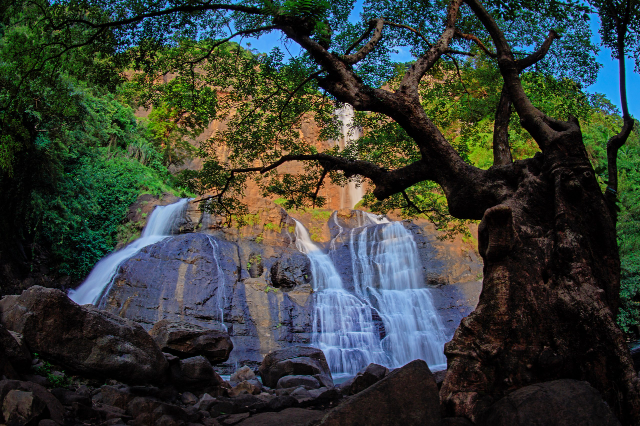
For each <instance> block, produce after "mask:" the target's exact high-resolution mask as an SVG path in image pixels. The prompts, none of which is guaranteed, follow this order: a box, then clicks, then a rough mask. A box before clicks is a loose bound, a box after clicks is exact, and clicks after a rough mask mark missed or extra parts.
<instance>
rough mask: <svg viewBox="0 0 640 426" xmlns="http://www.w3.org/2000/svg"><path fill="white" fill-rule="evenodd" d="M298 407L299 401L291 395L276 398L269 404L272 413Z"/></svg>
mask: <svg viewBox="0 0 640 426" xmlns="http://www.w3.org/2000/svg"><path fill="white" fill-rule="evenodd" d="M297 405H298V400H297V399H295V398H294V397H292V396H290V395H282V396H276V397H275V398H273V399H271V400H270V401H269V403H268V408H269V410H270V411H281V410H284V409H285V408H289V407H295V406H297Z"/></svg>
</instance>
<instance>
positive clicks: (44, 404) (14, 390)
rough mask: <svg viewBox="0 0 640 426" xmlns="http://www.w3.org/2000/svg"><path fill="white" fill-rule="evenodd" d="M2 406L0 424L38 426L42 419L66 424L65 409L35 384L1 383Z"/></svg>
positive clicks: (16, 381) (7, 381) (0, 396)
mask: <svg viewBox="0 0 640 426" xmlns="http://www.w3.org/2000/svg"><path fill="white" fill-rule="evenodd" d="M0 404H1V405H2V416H0V423H5V422H6V423H7V424H38V420H42V419H51V420H53V421H55V422H56V423H57V424H60V425H61V424H63V423H64V407H63V406H62V404H61V403H60V401H58V400H57V399H56V397H55V396H53V395H52V394H51V393H50V392H49V391H48V390H47V389H45V388H44V387H42V386H40V385H38V384H35V383H31V382H21V381H19V380H2V381H0ZM2 417H4V419H3V418H2ZM29 422H33V423H29Z"/></svg>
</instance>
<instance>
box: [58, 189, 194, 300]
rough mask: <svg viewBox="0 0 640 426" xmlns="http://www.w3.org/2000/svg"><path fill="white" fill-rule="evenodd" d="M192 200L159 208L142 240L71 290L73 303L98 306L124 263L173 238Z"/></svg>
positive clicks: (112, 256)
mask: <svg viewBox="0 0 640 426" xmlns="http://www.w3.org/2000/svg"><path fill="white" fill-rule="evenodd" d="M188 201H189V200H188V199H187V198H183V199H181V200H180V201H178V202H176V203H173V204H169V205H168V206H157V207H156V208H155V209H154V210H153V212H152V213H151V216H150V217H149V221H148V222H147V226H145V228H144V229H143V230H142V235H141V236H140V238H138V239H137V240H135V241H134V242H132V243H131V244H129V245H128V246H126V247H124V248H123V249H121V250H118V251H116V252H114V253H111V254H110V255H108V256H106V257H104V258H102V259H101V260H100V261H99V262H98V263H96V265H95V266H94V267H93V270H92V271H91V273H90V274H89V276H88V277H87V279H86V280H84V282H83V283H82V284H81V285H80V287H78V288H77V289H75V290H69V297H70V298H71V300H73V301H74V302H76V303H78V304H79V305H85V304H89V303H91V304H96V303H98V301H99V300H100V298H101V296H102V295H103V294H105V293H107V292H108V291H109V288H108V287H110V285H111V284H112V282H113V280H114V278H115V276H116V273H117V272H118V267H119V266H120V264H121V263H122V262H124V261H125V260H127V259H129V258H130V257H131V256H133V255H134V254H136V253H137V252H139V251H140V250H142V249H143V248H144V247H146V246H148V245H151V244H155V243H157V242H158V241H161V240H163V239H164V238H167V237H169V236H170V235H171V230H172V229H173V227H174V224H175V222H176V220H179V219H180V218H181V217H182V216H184V213H185V210H186V207H187V202H188Z"/></svg>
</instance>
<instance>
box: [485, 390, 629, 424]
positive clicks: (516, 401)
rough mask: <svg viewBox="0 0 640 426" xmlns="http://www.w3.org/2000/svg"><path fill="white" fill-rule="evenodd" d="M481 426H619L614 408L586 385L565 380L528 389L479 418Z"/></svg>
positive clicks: (505, 400)
mask: <svg viewBox="0 0 640 426" xmlns="http://www.w3.org/2000/svg"><path fill="white" fill-rule="evenodd" d="M477 424H478V425H479V426H537V425H545V426H619V425H620V422H619V421H618V419H616V417H615V416H614V415H613V412H612V411H611V408H609V406H608V405H607V403H606V402H604V400H603V399H602V396H601V395H600V393H598V391H597V390H596V389H594V388H593V387H591V385H589V383H587V382H581V381H577V380H570V379H563V380H554V381H552V382H545V383H538V384H535V385H531V386H526V387H523V388H520V389H518V390H517V391H515V392H513V393H511V394H509V395H507V396H505V397H504V398H502V399H501V400H499V401H498V402H496V403H495V404H493V405H492V406H491V407H489V408H488V409H487V410H486V411H485V413H483V414H482V415H481V416H480V419H479V420H478V422H477Z"/></svg>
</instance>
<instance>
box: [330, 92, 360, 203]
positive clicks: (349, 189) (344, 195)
mask: <svg viewBox="0 0 640 426" xmlns="http://www.w3.org/2000/svg"><path fill="white" fill-rule="evenodd" d="M336 115H337V117H338V120H339V121H340V122H341V123H342V126H341V127H340V139H339V140H338V141H337V142H338V146H339V147H340V150H343V149H345V148H346V147H347V146H348V145H349V144H350V143H351V142H353V141H356V140H358V139H359V138H360V136H362V131H361V130H360V129H358V128H356V127H354V126H353V119H354V117H355V111H354V109H353V107H352V106H351V105H349V104H345V105H344V106H343V107H342V108H340V109H338V110H336ZM363 196H364V188H363V187H362V185H361V184H359V183H357V182H354V181H352V180H349V182H348V183H347V185H346V186H345V187H342V188H341V190H340V208H351V209H352V208H354V207H355V206H356V204H358V202H360V200H362V197H363Z"/></svg>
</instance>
